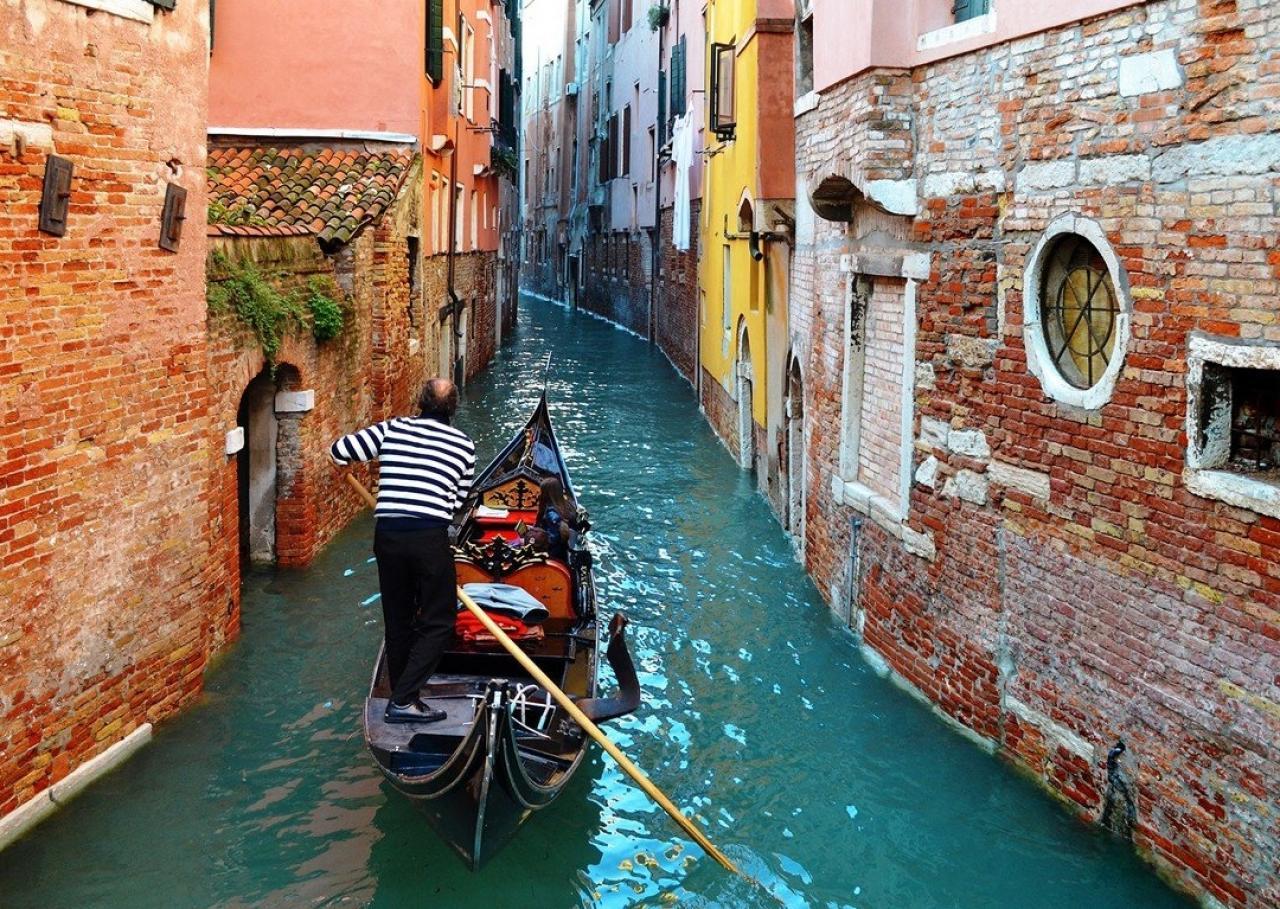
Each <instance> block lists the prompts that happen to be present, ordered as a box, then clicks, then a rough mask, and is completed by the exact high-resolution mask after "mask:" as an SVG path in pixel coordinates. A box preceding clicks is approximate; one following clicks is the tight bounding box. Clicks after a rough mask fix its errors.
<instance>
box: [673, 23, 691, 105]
mask: <svg viewBox="0 0 1280 909" xmlns="http://www.w3.org/2000/svg"><path fill="white" fill-rule="evenodd" d="M686 94H688V88H687V83H686V81H685V40H684V36H683V35H681V36H680V40H679V41H678V42H676V46H675V47H673V48H672V49H671V116H673V117H679V116H680V115H682V114H683V113H684V112H685V106H684V101H685V95H686Z"/></svg>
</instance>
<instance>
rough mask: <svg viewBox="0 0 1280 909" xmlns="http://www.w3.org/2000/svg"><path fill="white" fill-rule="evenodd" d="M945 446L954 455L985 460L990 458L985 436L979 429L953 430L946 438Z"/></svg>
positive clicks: (989, 449)
mask: <svg viewBox="0 0 1280 909" xmlns="http://www.w3.org/2000/svg"><path fill="white" fill-rule="evenodd" d="M947 446H948V447H949V448H950V449H951V450H952V451H954V452H955V453H956V454H962V455H964V456H965V457H969V458H976V459H979V460H985V459H987V458H989V457H991V448H990V446H988V445H987V434H986V433H985V432H983V431H982V430H981V429H953V430H951V433H950V434H949V435H948V436H947Z"/></svg>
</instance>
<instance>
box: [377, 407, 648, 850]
mask: <svg viewBox="0 0 1280 909" xmlns="http://www.w3.org/2000/svg"><path fill="white" fill-rule="evenodd" d="M549 475H553V476H558V477H559V478H560V481H561V483H562V484H563V486H564V490H565V494H566V496H568V497H569V498H570V499H571V500H572V501H573V502H574V504H575V506H577V507H578V513H579V519H578V521H577V528H576V535H575V536H576V538H575V540H574V542H573V544H572V545H571V548H570V552H569V557H568V560H567V562H561V561H557V560H554V559H551V558H549V557H548V556H547V554H546V553H545V552H540V551H538V550H537V549H536V548H535V547H534V546H532V545H530V544H526V543H524V542H523V539H522V531H523V529H524V527H525V526H526V525H532V524H533V523H534V521H535V519H536V516H537V510H538V497H539V494H540V493H539V488H538V487H539V482H540V481H541V480H542V479H543V478H544V477H546V476H549ZM588 528H589V524H588V522H587V521H586V517H585V511H583V510H582V509H581V506H580V505H579V504H578V501H577V497H576V495H575V493H574V491H573V486H572V484H571V483H570V481H569V473H568V470H567V469H566V468H565V463H564V458H563V457H562V455H561V453H560V447H559V444H558V443H557V441H556V437H555V432H554V431H553V429H552V426H551V417H550V414H549V413H548V410H547V399H546V393H545V392H544V393H543V395H542V397H541V398H540V400H539V401H538V405H537V407H536V408H535V409H534V412H533V415H532V416H531V417H530V418H529V421H528V422H527V423H526V424H525V426H524V428H523V429H521V430H520V432H519V433H517V434H516V436H515V438H513V439H512V440H511V442H510V443H509V444H508V445H507V446H506V447H505V448H504V449H503V450H502V452H501V453H500V454H499V455H498V456H497V457H496V458H494V460H493V462H492V463H491V464H489V466H488V467H486V468H485V469H484V470H483V471H482V472H481V473H480V474H479V476H477V477H476V479H475V481H474V482H473V484H472V488H471V490H470V492H469V494H468V495H467V498H466V500H465V501H464V502H463V503H462V506H461V507H460V508H459V510H458V514H457V516H456V518H455V521H454V524H453V526H452V527H451V528H450V533H451V536H452V538H453V540H454V557H455V564H456V567H457V572H458V583H459V584H460V585H466V584H469V583H473V582H480V583H501V584H509V585H515V586H516V587H520V588H522V589H523V590H525V591H527V592H528V593H529V594H532V596H533V597H534V598H536V599H537V600H538V601H539V602H541V603H542V604H543V605H544V606H545V607H546V611H547V614H548V617H547V618H546V619H545V621H544V622H543V623H542V625H541V627H542V637H541V638H540V639H538V640H530V641H523V642H521V646H522V648H523V649H524V650H525V652H526V653H528V654H529V655H530V656H531V657H533V659H534V661H535V662H536V663H537V665H538V667H539V668H540V669H542V670H543V671H544V672H545V673H546V674H547V675H548V676H549V677H550V678H551V679H552V680H553V681H554V682H555V683H556V684H558V685H559V686H560V687H561V688H562V689H563V690H564V691H565V692H566V693H567V694H569V695H570V696H571V697H573V698H574V700H575V702H576V703H577V705H578V706H579V707H580V708H581V709H582V710H583V711H584V712H585V713H586V714H587V716H588V717H589V718H591V719H592V720H593V721H595V722H602V721H604V720H607V719H613V718H616V717H619V716H623V715H625V714H627V713H631V712H632V711H634V710H635V709H636V707H637V706H639V703H640V687H639V683H638V681H637V679H636V673H635V668H634V666H633V665H632V661H631V656H630V654H629V653H628V651H627V641H626V631H625V628H626V622H625V619H623V617H622V615H621V614H617V615H615V616H614V617H613V620H612V621H611V622H610V628H609V646H608V650H607V652H606V658H607V659H608V661H609V664H610V666H611V667H612V669H613V672H614V675H615V677H616V678H617V680H618V686H619V692H618V695H617V696H616V697H612V698H602V697H599V692H598V690H597V678H596V670H597V666H598V653H599V649H600V648H599V644H598V638H597V603H596V588H595V582H594V579H593V577H592V569H591V555H590V551H589V550H588V548H587V546H586V541H585V536H586V534H587V530H588ZM422 694H423V698H424V699H425V700H426V701H427V703H429V704H430V705H432V706H433V707H437V708H441V709H443V710H445V711H446V713H447V714H448V716H447V718H446V719H444V720H442V721H439V722H435V723H430V724H415V723H407V724H388V723H385V722H384V721H383V712H384V710H385V709H386V706H387V699H388V697H389V696H390V685H389V682H388V679H387V673H386V667H385V661H384V658H383V654H382V653H379V655H378V659H377V662H376V664H375V668H374V673H373V680H372V683H371V684H370V688H369V696H368V698H367V699H366V701H365V710H364V735H365V743H366V745H367V746H368V748H369V751H370V753H371V754H372V755H373V758H374V760H375V762H376V763H377V765H378V768H379V769H380V770H381V771H382V774H383V776H385V777H386V779H387V780H388V781H389V782H390V784H391V785H392V786H393V787H394V788H395V789H397V790H398V791H399V792H400V793H402V794H403V795H404V796H405V797H407V798H409V799H410V800H411V801H412V802H413V803H414V804H415V805H416V806H418V807H419V808H420V809H421V810H422V811H423V812H424V813H425V815H426V817H427V820H428V822H429V823H430V825H431V826H432V827H433V828H434V829H435V830H436V832H437V833H438V834H439V835H440V836H441V837H442V838H443V839H444V840H445V842H447V843H448V844H449V845H450V846H452V847H453V849H454V850H455V851H456V852H457V853H458V855H459V856H461V857H462V859H463V861H464V862H466V863H467V864H468V865H469V866H470V867H471V869H472V870H478V869H479V868H480V867H481V866H482V865H484V864H485V862H487V861H488V860H489V859H490V858H491V857H492V856H493V855H494V854H495V853H497V852H498V851H499V850H500V849H501V848H502V847H503V846H504V845H505V844H506V843H507V842H508V841H509V840H510V839H511V838H512V837H513V836H514V835H515V833H516V831H517V830H518V829H519V827H520V825H521V824H522V823H523V822H524V821H525V820H526V819H527V818H528V817H529V815H530V814H532V813H533V812H534V811H537V810H539V809H541V808H545V807H547V806H548V805H550V804H551V803H552V802H554V801H555V799H556V798H557V796H559V795H560V793H561V792H562V791H563V790H564V787H565V785H566V784H567V783H568V782H569V780H570V779H571V778H572V777H573V774H574V773H575V772H576V771H577V769H578V767H579V766H580V765H581V763H582V760H583V757H584V755H585V754H586V751H587V747H588V745H589V744H590V739H589V738H587V737H586V736H585V735H584V733H583V730H582V728H581V727H580V726H579V725H578V724H577V723H576V722H574V721H573V720H572V719H570V718H569V717H568V716H567V715H565V714H564V712H563V711H562V710H561V708H560V707H559V706H558V705H556V704H555V702H554V701H552V699H551V697H550V696H549V695H548V693H547V692H546V691H545V690H543V689H542V688H541V687H540V686H538V685H536V684H534V683H533V681H532V679H531V678H530V677H529V676H528V675H527V674H526V673H525V672H524V670H523V669H521V667H520V665H519V663H517V662H516V661H515V660H514V659H513V658H512V657H511V656H510V655H509V654H507V653H506V652H505V651H504V650H503V649H502V647H501V645H499V644H498V643H497V642H496V641H485V640H469V639H466V638H464V637H462V636H459V637H456V638H455V641H454V644H453V646H452V648H451V649H450V650H449V651H448V653H447V654H446V655H445V657H444V659H443V661H442V663H441V665H440V668H439V670H438V671H437V673H436V674H435V675H434V676H432V678H431V680H430V681H429V682H428V685H427V687H426V688H424V689H423V692H422Z"/></svg>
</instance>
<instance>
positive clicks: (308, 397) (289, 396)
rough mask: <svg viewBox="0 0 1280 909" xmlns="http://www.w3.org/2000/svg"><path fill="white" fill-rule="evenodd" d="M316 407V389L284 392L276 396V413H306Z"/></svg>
mask: <svg viewBox="0 0 1280 909" xmlns="http://www.w3.org/2000/svg"><path fill="white" fill-rule="evenodd" d="M315 406H316V392H315V389H314V388H308V389H306V390H305V391H282V392H279V393H278V394H277V395H276V413H306V412H307V411H309V410H314V409H315Z"/></svg>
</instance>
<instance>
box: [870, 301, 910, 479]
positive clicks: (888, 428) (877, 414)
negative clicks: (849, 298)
mask: <svg viewBox="0 0 1280 909" xmlns="http://www.w3.org/2000/svg"><path fill="white" fill-rule="evenodd" d="M872 286H873V288H874V289H873V290H872V292H871V295H870V300H869V301H868V305H867V313H866V316H865V319H864V325H865V331H866V334H865V341H864V353H863V357H864V361H865V363H864V374H863V375H864V378H863V383H864V384H863V405H862V431H861V433H860V434H859V445H858V462H859V463H858V468H859V469H858V473H859V479H860V480H861V481H862V482H863V483H865V484H866V485H867V486H868V487H869V488H870V489H872V490H874V491H875V492H876V493H878V494H880V495H882V496H886V497H891V498H896V497H897V496H898V489H899V482H900V480H901V473H902V456H901V452H902V441H903V440H902V365H903V359H904V351H903V349H902V345H903V316H904V313H905V310H904V308H903V299H902V298H903V285H902V282H901V281H885V280H881V281H876V282H874V284H873V285H872Z"/></svg>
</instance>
